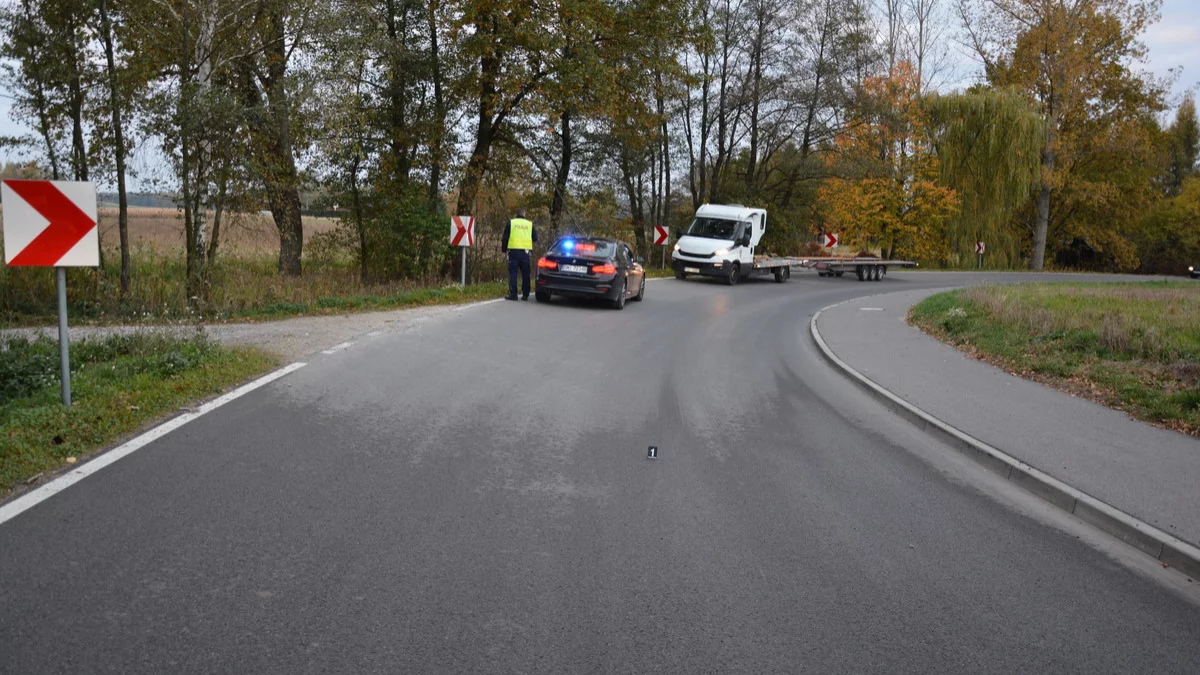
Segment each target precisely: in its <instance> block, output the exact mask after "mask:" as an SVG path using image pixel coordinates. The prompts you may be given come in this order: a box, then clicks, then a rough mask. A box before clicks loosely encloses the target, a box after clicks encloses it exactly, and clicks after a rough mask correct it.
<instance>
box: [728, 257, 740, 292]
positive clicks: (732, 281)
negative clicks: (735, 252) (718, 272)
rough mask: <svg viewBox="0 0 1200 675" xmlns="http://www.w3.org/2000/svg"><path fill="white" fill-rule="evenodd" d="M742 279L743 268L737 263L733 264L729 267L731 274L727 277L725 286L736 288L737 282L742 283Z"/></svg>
mask: <svg viewBox="0 0 1200 675" xmlns="http://www.w3.org/2000/svg"><path fill="white" fill-rule="evenodd" d="M741 279H742V266H741V265H739V264H737V263H733V264H732V265H730V266H729V274H727V275H725V285H726V286H736V285H737V282H739V281H741Z"/></svg>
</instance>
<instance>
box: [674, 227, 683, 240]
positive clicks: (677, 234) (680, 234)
mask: <svg viewBox="0 0 1200 675" xmlns="http://www.w3.org/2000/svg"><path fill="white" fill-rule="evenodd" d="M675 238H676V239H681V238H683V228H682V227H677V228H675Z"/></svg>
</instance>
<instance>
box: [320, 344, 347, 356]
mask: <svg viewBox="0 0 1200 675" xmlns="http://www.w3.org/2000/svg"><path fill="white" fill-rule="evenodd" d="M353 344H354V343H353V342H343V343H342V344H340V345H334V346H332V347H330V348H329V349H326V350H325V351H323V352H321V353H322V354H336V353H338V352H340V351H342V350H343V349H349V348H350V347H351V346H352V345H353Z"/></svg>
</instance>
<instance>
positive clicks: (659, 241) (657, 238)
mask: <svg viewBox="0 0 1200 675" xmlns="http://www.w3.org/2000/svg"><path fill="white" fill-rule="evenodd" d="M670 239H671V233H670V232H668V231H667V226H666V225H655V226H654V245H655V246H661V247H663V250H662V252H663V262H662V266H663V269H667V242H668V241H669V240H670Z"/></svg>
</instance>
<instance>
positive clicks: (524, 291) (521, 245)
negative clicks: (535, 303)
mask: <svg viewBox="0 0 1200 675" xmlns="http://www.w3.org/2000/svg"><path fill="white" fill-rule="evenodd" d="M537 238H538V233H537V230H536V229H534V227H533V223H532V222H530V221H528V220H526V219H525V209H517V217H516V218H513V219H512V220H510V221H508V225H505V226H504V236H502V237H501V238H500V250H501V251H502V252H504V253H507V254H508V295H507V296H505V298H504V299H505V300H516V299H517V270H520V271H521V299H522V300H528V299H529V253H530V251H532V250H533V242H535V241H537Z"/></svg>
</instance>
